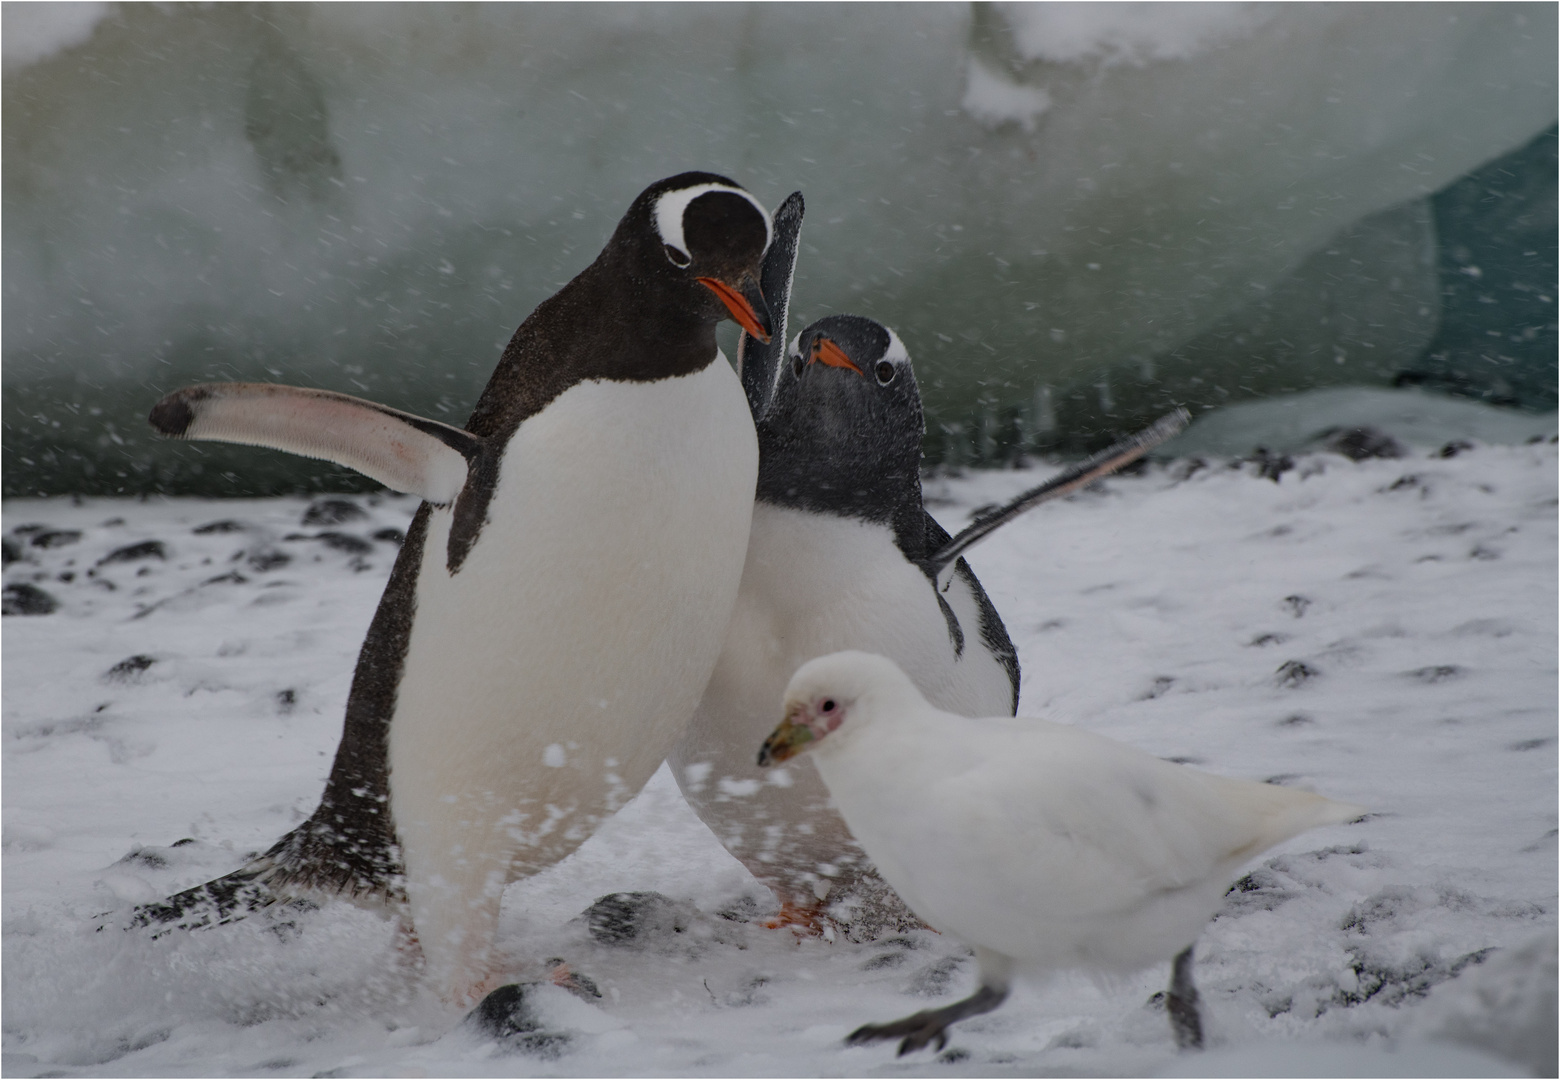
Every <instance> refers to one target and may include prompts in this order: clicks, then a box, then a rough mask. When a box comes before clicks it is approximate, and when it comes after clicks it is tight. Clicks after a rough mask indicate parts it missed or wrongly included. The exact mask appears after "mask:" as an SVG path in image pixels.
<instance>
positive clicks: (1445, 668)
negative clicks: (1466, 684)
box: [1409, 664, 1463, 683]
mask: <svg viewBox="0 0 1560 1080" xmlns="http://www.w3.org/2000/svg"><path fill="white" fill-rule="evenodd" d="M1462 673H1463V670H1462V668H1460V667H1458V666H1457V665H1456V664H1436V665H1435V666H1433V667H1422V668H1419V669H1418V670H1417V671H1410V672H1409V675H1411V676H1413V677H1414V678H1416V679H1418V680H1419V681H1420V682H1424V683H1438V682H1446V681H1447V680H1448V679H1455V678H1457V677H1458V676H1460V675H1461V674H1462Z"/></svg>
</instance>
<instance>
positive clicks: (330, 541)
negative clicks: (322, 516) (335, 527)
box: [315, 532, 374, 555]
mask: <svg viewBox="0 0 1560 1080" xmlns="http://www.w3.org/2000/svg"><path fill="white" fill-rule="evenodd" d="M315 539H316V540H319V541H322V542H323V543H324V544H325V546H326V547H328V548H331V549H333V550H335V551H345V552H346V553H347V554H349V555H365V554H367V553H368V552H370V551H373V550H374V545H373V544H370V543H369V542H368V541H367V540H364V539H363V538H362V537H360V536H352V535H350V534H349V533H340V532H322V533H320V534H319V535H318V536H316V537H315Z"/></svg>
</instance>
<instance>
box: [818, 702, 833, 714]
mask: <svg viewBox="0 0 1560 1080" xmlns="http://www.w3.org/2000/svg"><path fill="white" fill-rule="evenodd" d="M818 711H819V712H826V713H831V712H833V711H834V699H833V698H824V699H823V704H822V705H820V706H818Z"/></svg>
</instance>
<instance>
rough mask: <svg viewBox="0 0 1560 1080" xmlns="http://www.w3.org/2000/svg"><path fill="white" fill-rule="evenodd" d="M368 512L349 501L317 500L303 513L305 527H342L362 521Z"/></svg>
mask: <svg viewBox="0 0 1560 1080" xmlns="http://www.w3.org/2000/svg"><path fill="white" fill-rule="evenodd" d="M366 517H368V511H367V510H364V509H363V508H362V507H361V506H359V505H358V504H357V503H355V502H351V501H349V500H347V499H317V500H315V501H314V502H312V503H310V504H309V508H308V509H307V510H305V511H304V512H303V524H304V525H342V524H345V523H346V522H348V521H360V520H362V519H363V518H366Z"/></svg>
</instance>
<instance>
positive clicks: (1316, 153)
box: [3, 4, 1556, 494]
mask: <svg viewBox="0 0 1560 1080" xmlns="http://www.w3.org/2000/svg"><path fill="white" fill-rule="evenodd" d="M26 7H27V5H7V6H6V7H5V9H4V11H5V15H4V17H5V19H6V35H5V37H6V39H7V42H8V45H7V53H6V65H5V71H4V95H3V108H4V140H5V142H4V145H5V151H6V153H5V155H4V166H3V170H4V171H3V182H4V198H5V210H6V225H7V228H6V229H5V231H4V238H3V257H4V280H5V299H4V314H5V315H6V316H7V317H6V318H5V319H4V323H3V350H4V353H3V358H4V391H5V393H4V400H3V410H4V423H5V429H4V446H5V451H6V453H5V457H4V486H5V491H6V492H7V493H8V494H20V493H34V492H38V491H72V490H79V491H88V490H94V491H103V492H112V491H136V490H146V489H152V488H161V489H165V490H200V491H207V492H211V493H224V494H238V493H243V492H263V491H274V490H281V489H292V488H297V487H299V486H300V485H301V486H303V487H311V488H315V489H319V488H330V487H338V488H339V487H342V486H346V485H349V484H350V483H351V482H352V480H351V478H350V477H348V476H346V475H345V474H341V473H339V472H331V471H329V470H326V469H322V468H321V467H319V466H318V465H316V464H314V463H297V462H290V461H281V460H278V459H276V458H275V457H274V456H269V455H265V454H262V453H258V452H254V451H246V450H242V449H227V448H199V449H196V448H193V447H188V446H180V447H176V448H171V447H167V446H162V445H158V444H155V443H153V442H152V440H151V436H150V434H149V433H148V432H147V431H146V430H145V424H144V419H143V416H144V411H145V409H146V408H147V407H148V406H149V404H150V402H152V401H154V400H156V398H157V397H158V396H159V395H160V394H161V393H163V392H164V391H166V390H169V389H172V388H174V387H175V386H177V385H180V384H183V383H187V382H192V381H198V380H207V379H232V378H244V379H256V380H270V381H288V382H297V383H302V384H306V385H312V386H323V387H328V388H331V389H338V390H343V391H346V392H349V393H356V394H362V395H365V396H369V397H374V398H376V399H379V400H383V401H386V402H387V403H390V404H393V405H396V406H399V407H404V408H408V409H412V410H414V411H417V412H419V413H423V414H426V415H434V416H439V417H443V418H448V419H450V420H452V421H455V422H459V421H460V420H461V419H462V418H463V417H464V415H465V412H466V410H467V409H468V408H469V407H470V404H471V403H472V402H473V401H474V400H475V397H476V394H477V392H478V391H479V389H480V387H481V384H482V382H483V380H484V379H485V377H486V375H487V373H488V372H489V371H490V370H491V367H492V365H493V363H494V362H495V361H496V357H497V355H498V352H499V350H500V349H501V347H502V344H503V342H504V341H505V340H507V337H508V335H509V334H510V333H511V332H512V330H513V328H514V327H515V325H516V324H517V323H518V322H519V321H520V319H521V318H523V317H524V315H525V314H527V313H528V312H529V311H530V309H531V308H532V307H533V306H534V305H535V304H536V303H537V302H538V301H539V300H541V299H542V298H543V297H545V296H547V295H549V294H550V293H551V292H553V291H554V290H555V289H556V288H557V287H558V285H559V284H561V283H562V282H563V281H565V280H567V279H568V278H569V277H571V276H573V274H575V273H577V272H578V271H579V270H580V269H581V268H582V267H583V266H584V264H585V262H586V261H587V260H588V259H589V258H591V257H592V256H593V254H594V253H595V252H596V251H597V250H599V246H600V244H601V243H602V241H603V239H604V238H605V236H606V235H607V234H608V231H609V230H610V228H611V226H612V224H613V223H614V221H615V220H616V217H617V215H618V214H619V213H620V212H621V209H622V207H623V206H625V205H626V203H627V201H628V199H629V198H630V197H631V196H632V195H633V194H634V193H635V192H637V191H638V190H639V189H640V188H641V187H642V186H643V185H644V184H645V183H646V182H648V181H649V180H650V179H653V178H654V177H657V176H661V175H665V174H669V173H672V172H675V171H678V170H681V169H684V168H694V167H697V168H712V169H715V170H717V171H722V172H725V173H727V174H728V175H731V176H733V177H735V178H737V179H739V180H740V181H741V182H743V183H744V184H745V185H747V186H748V187H750V188H751V189H752V190H754V191H755V193H757V194H758V195H759V197H760V198H761V199H763V200H765V201H766V203H768V204H770V205H773V204H775V203H778V202H779V200H780V199H781V198H783V197H784V196H785V195H786V194H787V193H788V192H790V191H791V190H793V189H796V188H801V189H802V190H804V191H805V192H806V194H807V197H808V208H809V212H810V216H809V220H808V225H807V230H806V233H805V235H804V237H803V251H802V258H801V261H800V265H799V270H798V280H797V286H796V296H795V302H796V305H797V316H798V318H800V319H802V320H803V321H806V320H810V319H813V318H816V317H818V316H820V315H822V314H825V313H827V312H829V311H842V310H851V311H858V312H861V313H862V314H866V315H870V316H872V317H875V318H878V319H880V320H882V321H884V322H887V323H889V324H891V325H894V326H895V327H896V328H898V329H899V331H900V332H901V336H902V337H903V338H904V339H905V341H906V343H907V345H908V346H909V348H910V350H911V353H912V355H913V356H914V357H915V359H916V363H917V366H918V374H919V375H920V379H921V384H922V387H923V391H924V393H925V395H926V399H927V407H928V422H929V429H930V430H929V436H928V450H929V453H930V454H931V455H932V456H933V457H934V458H939V459H943V460H952V461H958V460H982V459H989V458H993V457H1000V456H1001V455H1002V454H1003V453H1005V452H1007V451H1008V449H1010V448H1011V446H1012V445H1013V444H1014V443H1015V441H1017V442H1022V443H1024V444H1026V445H1032V446H1041V447H1045V446H1079V445H1084V444H1087V443H1089V442H1091V441H1095V440H1098V439H1103V438H1107V437H1108V436H1109V434H1110V433H1111V432H1113V431H1119V430H1122V429H1125V428H1129V427H1132V426H1133V425H1134V424H1136V423H1138V422H1140V421H1141V420H1143V419H1145V418H1147V417H1150V416H1152V415H1154V414H1156V411H1157V410H1160V409H1161V408H1162V406H1163V404H1164V402H1165V401H1166V400H1167V399H1169V398H1175V399H1177V400H1188V401H1192V402H1194V403H1195V404H1197V405H1199V406H1201V407H1208V406H1211V405H1217V404H1221V403H1223V402H1226V401H1237V400H1241V399H1244V398H1250V397H1260V396H1264V395H1267V394H1271V393H1274V392H1278V391H1281V390H1285V389H1305V388H1309V387H1316V386H1327V385H1338V384H1346V383H1370V384H1376V385H1380V384H1382V383H1383V382H1384V381H1390V380H1391V379H1392V378H1395V377H1396V375H1397V374H1398V373H1401V372H1404V371H1417V372H1419V373H1420V374H1421V375H1422V376H1423V380H1424V381H1423V382H1422V385H1431V386H1436V387H1440V388H1450V389H1463V387H1461V386H1459V385H1456V374H1457V372H1460V371H1462V370H1463V369H1464V368H1465V367H1466V366H1467V365H1466V363H1465V361H1464V360H1463V359H1459V357H1462V356H1464V355H1465V354H1464V353H1459V352H1456V350H1455V349H1452V348H1451V347H1448V348H1445V349H1442V350H1441V352H1442V353H1444V354H1445V355H1444V357H1443V359H1442V360H1440V361H1434V362H1425V361H1424V357H1425V356H1427V355H1429V354H1428V353H1427V349H1428V350H1430V353H1434V352H1435V350H1436V348H1439V345H1437V344H1436V343H1438V342H1442V343H1443V344H1444V342H1443V341H1442V339H1444V338H1446V336H1447V334H1448V332H1449V328H1448V327H1447V325H1446V322H1445V318H1444V314H1445V313H1444V312H1443V306H1444V304H1443V299H1444V298H1443V291H1444V290H1443V289H1442V287H1441V286H1440V284H1438V273H1439V272H1440V270H1441V269H1444V267H1443V265H1442V264H1444V263H1446V262H1447V260H1448V258H1449V256H1448V255H1447V253H1446V252H1444V251H1442V250H1441V246H1440V245H1439V241H1438V239H1437V235H1438V234H1437V229H1438V228H1441V227H1443V226H1444V224H1445V223H1444V222H1443V221H1441V219H1440V218H1439V217H1438V215H1437V213H1436V212H1435V211H1434V208H1433V206H1432V205H1431V200H1432V198H1433V197H1434V196H1435V194H1436V193H1437V192H1439V191H1443V190H1445V189H1448V186H1449V185H1454V184H1455V183H1457V182H1458V181H1459V178H1460V177H1463V176H1465V175H1466V174H1468V173H1469V172H1470V170H1474V169H1476V168H1478V167H1479V166H1481V165H1482V164H1484V163H1486V162H1488V161H1490V160H1491V159H1494V158H1497V157H1498V156H1500V155H1502V154H1505V153H1507V152H1509V151H1512V150H1513V149H1514V148H1518V147H1521V146H1523V145H1524V144H1528V143H1529V142H1530V141H1531V140H1533V139H1534V137H1535V136H1537V135H1539V133H1540V132H1542V131H1544V130H1545V129H1546V128H1547V127H1548V126H1549V125H1551V124H1552V123H1553V122H1554V118H1555V111H1556V110H1555V70H1556V12H1555V9H1554V8H1553V7H1552V6H1549V5H1472V6H1454V5H1384V6H1374V5H1372V6H1363V5H1361V6H1350V5H1344V6H1336V7H1333V6H1310V5H1306V6H1299V5H1277V6H1269V5H1251V4H1235V5H1197V4H1193V5H1174V6H1171V5H1144V6H1142V8H1141V9H1139V8H1138V7H1137V6H1128V5H1109V6H1106V7H1098V8H1097V7H1094V6H1091V5H1046V6H1029V5H989V6H988V5H973V6H966V5H953V4H949V5H916V6H912V7H910V8H906V9H887V8H881V7H876V6H860V7H853V6H828V7H822V6H811V5H729V6H727V5H720V6H711V5H698V6H688V7H683V6H655V7H650V6H644V7H637V6H624V7H620V6H610V5H589V6H558V7H553V6H529V5H522V6H508V5H505V6H481V5H479V6H474V7H467V6H461V7H421V6H383V7H382V6H361V5H340V6H337V5H319V6H301V5H300V6H291V5H287V6H283V5H277V6H263V7H254V6H227V5H210V6H197V5H171V6H153V5H129V4H126V5H108V6H101V7H98V8H94V10H93V11H91V12H81V13H78V15H77V16H76V22H74V23H70V24H69V25H65V24H61V25H59V26H57V27H56V28H55V31H54V32H53V33H54V36H53V37H50V36H49V34H47V33H35V34H34V35H33V37H32V38H31V39H28V40H31V41H32V42H33V44H32V45H31V46H28V48H30V49H31V52H28V51H27V49H24V48H23V47H22V46H21V45H18V46H15V54H14V55H13V47H12V46H11V44H10V41H11V39H12V34H13V25H15V24H16V20H18V19H20V18H22V17H23V16H24V15H25V12H19V11H18V10H16V9H18V8H26ZM90 19H95V20H96V21H95V22H90V23H89V20H90ZM83 27H85V29H83ZM83 34H89V35H90V36H86V37H83ZM50 49H53V51H52V52H51V51H49V50H50ZM1551 160H1552V158H1551ZM1540 179H1541V180H1542V177H1540ZM1547 182H1548V184H1549V187H1548V188H1547V195H1546V194H1545V192H1544V191H1542V190H1540V191H1539V193H1538V195H1537V196H1535V197H1537V198H1539V199H1543V198H1547V199H1548V200H1549V203H1550V210H1551V213H1552V210H1553V207H1552V203H1553V199H1554V195H1553V191H1554V188H1553V178H1552V167H1551V171H1550V173H1549V179H1548V181H1547ZM1539 187H1540V188H1542V184H1540V185H1539ZM1547 257H1548V258H1549V260H1550V264H1551V266H1552V263H1553V255H1552V240H1551V247H1550V249H1549V254H1548V255H1547ZM1552 277H1553V272H1552V270H1551V272H1550V279H1552ZM1455 299H1456V298H1453V300H1454V301H1455ZM1470 302H1476V301H1470ZM1535 303H1536V301H1535ZM1548 303H1549V306H1548V307H1547V308H1543V309H1536V310H1534V311H1527V310H1526V309H1524V310H1523V312H1522V318H1523V319H1526V320H1527V322H1525V323H1523V324H1522V325H1521V326H1518V327H1516V331H1517V333H1518V334H1520V333H1521V332H1527V331H1529V330H1532V331H1533V332H1535V333H1539V332H1547V333H1549V334H1550V335H1551V339H1552V333H1553V331H1552V326H1553V297H1551V298H1550V300H1549V302H1548ZM1323 318H1331V319H1332V320H1333V321H1332V323H1331V324H1329V325H1330V326H1331V329H1327V330H1318V329H1317V327H1318V326H1319V325H1320V323H1319V320H1321V319H1323ZM1545 326H1547V327H1550V328H1551V329H1549V330H1547V331H1543V327H1545ZM1534 328H1538V329H1537V330H1535V329H1534ZM1451 331H1452V332H1453V336H1455V328H1451ZM1481 332H1482V331H1481ZM1242 339H1244V340H1242ZM1252 342H1257V343H1258V344H1259V345H1260V350H1259V349H1257V348H1256V347H1255V346H1252V347H1248V346H1251V345H1252ZM1454 344H1455V342H1454ZM1518 345H1521V343H1520V342H1519V343H1518ZM1459 347H1460V346H1459ZM1516 347H1517V346H1513V348H1516ZM1521 347H1523V348H1528V349H1529V351H1530V352H1531V351H1532V350H1533V349H1536V348H1537V346H1534V345H1532V344H1531V342H1530V343H1529V344H1528V345H1525V346H1521ZM727 351H728V353H729V352H730V349H729V348H728V350H727ZM1257 351H1260V356H1259V357H1258V358H1257V359H1258V362H1255V363H1253V362H1250V358H1251V356H1252V354H1253V352H1257ZM1508 351H1509V350H1508ZM1523 355H1527V354H1526V353H1524V354H1523ZM1340 356H1341V357H1342V360H1341V362H1340V359H1339V358H1340ZM1469 362H1472V361H1469ZM1437 365H1439V366H1437ZM1448 372H1450V373H1451V374H1450V375H1448V374H1447V373H1448ZM1508 381H1509V380H1508ZM1539 382H1540V383H1541V384H1542V385H1540V386H1539V391H1540V396H1542V394H1543V393H1547V394H1549V395H1550V396H1549V398H1548V400H1549V401H1550V402H1551V403H1552V400H1553V389H1552V388H1553V376H1552V374H1549V375H1547V376H1546V377H1545V378H1541V379H1540V380H1539ZM1513 385H1516V384H1513ZM1525 386H1526V384H1525V383H1523V384H1521V385H1520V386H1518V387H1517V390H1516V391H1513V393H1515V394H1516V400H1518V401H1520V402H1521V403H1522V404H1525V405H1531V402H1530V401H1529V400H1528V398H1526V397H1523V396H1522V395H1523V394H1526V393H1527V390H1525V389H1523V387H1525ZM1486 396H1488V395H1486ZM1540 404H1541V405H1542V402H1540ZM1550 407H1552V404H1551V406H1550Z"/></svg>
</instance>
